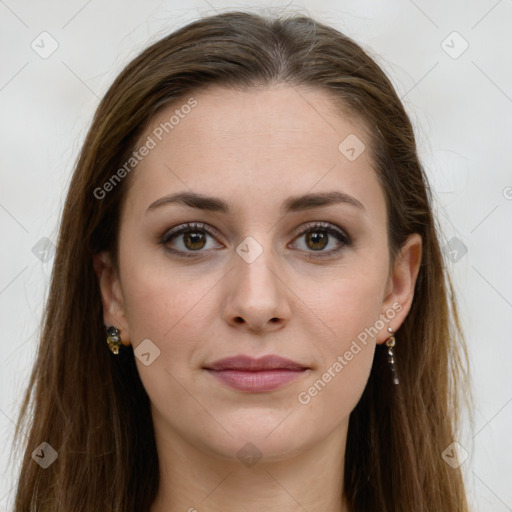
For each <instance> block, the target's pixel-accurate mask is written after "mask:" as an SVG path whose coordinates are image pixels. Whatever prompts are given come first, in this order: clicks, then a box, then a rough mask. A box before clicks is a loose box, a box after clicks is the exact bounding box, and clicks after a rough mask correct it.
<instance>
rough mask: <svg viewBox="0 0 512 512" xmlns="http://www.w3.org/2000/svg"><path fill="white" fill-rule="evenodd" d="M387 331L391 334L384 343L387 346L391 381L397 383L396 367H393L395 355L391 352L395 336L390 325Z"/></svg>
mask: <svg viewBox="0 0 512 512" xmlns="http://www.w3.org/2000/svg"><path fill="white" fill-rule="evenodd" d="M388 332H389V333H390V334H391V336H390V337H389V338H388V339H387V340H386V345H387V347H388V363H389V364H390V365H391V373H392V375H393V382H394V383H395V384H399V380H398V377H397V375H396V368H395V355H394V354H393V347H394V346H395V342H396V340H395V337H394V336H393V329H391V327H388Z"/></svg>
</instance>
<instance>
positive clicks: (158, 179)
mask: <svg viewBox="0 0 512 512" xmlns="http://www.w3.org/2000/svg"><path fill="white" fill-rule="evenodd" d="M193 96H194V98H196V99H197V101H198V105H197V106H196V107H195V108H194V109H192V111H191V112H190V114H188V115H187V116H186V117H185V118H184V119H182V120H180V123H179V124H178V125H177V126H175V127H174V129H173V131H172V132H170V133H169V134H168V135H166V137H165V138H164V139H163V140H162V141H161V142H159V143H158V144H157V146H156V147H155V148H154V149H152V150H151V151H150V153H149V154H148V155H147V156H146V157H145V158H144V159H143V160H142V162H141V163H140V164H139V165H138V166H137V168H136V170H135V171H134V172H133V174H132V175H131V176H130V178H129V179H130V186H129V189H128V192H127V196H126V198H125V201H124V203H123V209H122V215H121V225H120V233H119V251H120V253H119V268H115V267H114V266H113V265H112V260H111V258H110V256H109V254H107V253H101V254H98V255H97V256H96V257H95V268H96V272H97V274H98V278H99V283H100V288H101V294H102V300H103V308H104V320H105V324H106V325H115V326H117V327H118V328H119V329H120V331H121V336H122V339H123V342H124V343H125V344H129V343H131V344H132V345H133V347H134V349H136V348H137V347H138V346H139V344H140V343H141V342H142V341H143V340H145V339H150V340H151V342H152V343H153V344H154V345H156V346H157V347H158V349H159V350H160V355H159V357H158V358H156V359H155V360H154V361H153V362H152V363H151V364H150V365H149V366H146V365H144V364H142V362H141V361H140V360H139V359H138V358H136V363H137V368H138V371H139V374H140V377H141V380H142V382H143V385H144V387H145V389H146V391H147V393H148V395H149V397H150V400H151V404H152V416H153V421H154V427H155V437H156V442H157V449H158V455H159V461H160V475H161V480H160V483H161V485H160V489H159V493H158V496H157V499H156V500H155V502H154V504H153V506H152V508H151V512H159V511H164V510H165V511H170V512H175V511H186V510H189V511H193V510H200V511H209V512H214V511H224V512H226V511H229V510H233V511H234V510H240V506H241V504H243V509H244V511H246V512H253V511H254V512H256V511H261V510H279V511H280V512H289V511H299V510H300V511H303V510H304V509H306V510H308V511H311V512H313V511H323V512H325V511H347V510H348V508H347V504H346V502H345V501H344V499H342V498H341V497H342V495H343V493H342V491H343V463H344V457H345V445H346V439H347V428H348V422H349V416H350V413H351V411H352V410H353V409H354V407H355V406H356V404H357V402H358V401H359V399H360V397H361V394H362V392H363V390H364V388H365V386H366V383H367V380H368V377H369V373H370V370H371V365H372V361H373V356H374V352H375V350H376V345H377V344H382V343H384V342H385V341H386V340H387V339H388V337H389V333H388V332H387V330H386V328H387V327H391V328H392V329H393V330H394V331H395V332H396V331H397V330H398V329H399V328H400V325H401V324H402V322H403V321H404V319H405V317H406V316H407V313H408V311H409V309H410V306H411V302H412V299H413V292H414V284H415V281H416V278H417V274H418V270H419V265H420V260H421V238H420V236H419V235H417V234H413V235H411V236H410V237H409V239H408V241H407V243H406V244H405V246H404V247H403V249H402V251H401V253H400V254H399V256H398V258H397V259H396V261H395V262H394V264H393V265H392V264H391V262H390V261H389V257H388V240H387V236H388V233H387V231H386V208H385V197H384V193H383V190H382V188H381V186H380V185H379V183H378V181H377V176H376V174H375V171H374V170H373V168H372V161H371V158H370V152H369V150H368V149H367V150H366V151H363V153H362V154H361V155H360V156H359V157H358V158H357V159H356V160H355V161H349V160H348V159H347V158H346V157H345V156H344V155H343V154H342V153H341V152H340V151H339V150H338V146H339V144H340V142H341V141H343V140H344V139H345V137H347V136H348V135H349V134H356V135H357V136H358V137H359V138H360V139H361V140H363V141H365V140H367V135H366V132H365V130H364V127H363V126H362V125H361V124H360V123H358V122H356V121H355V120H349V119H348V118H345V117H343V116H340V115H339V113H336V112H335V110H334V106H333V103H332V98H331V97H330V96H329V95H328V93H326V92H324V91H321V90H316V89H304V88H300V89H298V88H291V87H289V86H285V85H276V86H272V87H270V88H255V89H251V90H248V91H244V92H234V91H231V90H226V89H223V88H221V87H210V88H208V89H206V90H203V91H201V92H198V93H197V94H194V95H193ZM185 101H186V99H185V100H184V101H183V102H182V103H180V104H176V105H172V106H169V107H168V108H166V110H164V111H162V112H161V113H160V114H159V115H158V116H157V117H156V118H155V119H153V122H152V124H151V126H149V127H148V129H147V131H146V133H145V134H144V135H143V136H142V137H141V139H140V140H141V141H144V140H146V137H147V136H148V135H150V134H151V132H152V130H153V129H154V128H155V127H157V126H158V125H159V124H160V123H161V122H163V121H165V120H168V119H169V117H170V116H171V115H172V113H173V111H174V110H175V109H176V108H179V107H180V105H182V104H184V103H185ZM368 147H369V146H368V144H367V148H368ZM182 191H183V192H194V193H198V194H203V195H208V196H215V197H218V198H221V199H223V200H224V201H226V202H227V203H228V204H229V206H230V208H231V209H232V212H231V213H229V214H225V213H221V212H211V211H203V210H200V209H197V208H192V207H190V206H187V205H184V204H178V203H173V204H167V205H164V206H160V207H157V208H154V209H152V210H150V211H149V212H148V211H147V209H148V206H149V205H150V204H152V203H153V202H154V201H156V200H158V199H159V198H161V197H163V196H166V195H168V194H172V193H176V192H182ZM327 191H339V192H344V193H346V194H349V195H350V196H352V197H354V198H356V199H357V200H358V201H360V202H361V203H362V204H363V206H364V209H361V208H357V207H355V206H353V205H350V204H344V203H339V204H331V205H328V206H322V207H316V208H310V209H308V210H304V211H299V212H290V213H287V214H286V215H283V214H282V213H281V211H280V208H281V206H282V203H283V202H284V201H285V200H286V199H287V198H288V197H289V196H299V195H302V194H305V193H317V192H327ZM186 222H202V223H204V224H205V225H206V226H207V227H212V228H213V229H214V230H216V231H215V233H214V236H211V235H208V234H206V235H203V238H201V231H199V233H198V235H196V239H195V243H196V245H193V244H194V241H193V242H192V245H191V243H190V241H188V239H186V238H185V236H184V235H178V236H177V237H176V238H175V239H174V240H171V241H169V242H168V243H167V246H165V245H162V244H160V243H159V242H160V240H161V238H162V236H163V235H164V234H165V232H167V231H168V230H169V229H170V228H172V227H174V226H178V225H181V224H184V223H186ZM310 222H327V223H329V224H330V225H331V224H332V225H334V226H338V227H339V228H340V229H342V230H343V231H345V232H346V233H347V234H348V235H349V237H350V238H351V240H352V244H351V245H343V243H342V242H339V241H338V239H337V238H336V237H335V236H333V235H329V241H328V243H327V245H326V246H323V245H322V243H319V242H318V240H317V239H313V240H309V241H308V238H307V236H306V235H300V234H299V233H300V231H301V228H304V227H306V224H307V223H310ZM192 231H194V232H197V230H192ZM311 231H312V232H313V233H316V234H317V237H318V233H319V232H320V233H324V235H325V231H322V229H318V228H312V229H311ZM197 236H199V243H198V241H197V240H198V239H197ZM247 236H252V237H253V238H254V239H255V240H256V241H257V243H258V244H259V245H260V246H261V248H262V251H263V252H262V253H261V254H260V255H259V256H258V257H257V258H256V259H255V260H254V261H253V262H252V263H248V262H247V261H246V260H244V259H243V258H242V257H240V256H239V254H238V253H237V252H236V248H237V246H238V245H239V244H240V243H241V242H242V241H243V240H244V239H245V238H246V237H247ZM186 243H188V245H185V244H186ZM201 244H203V245H201ZM166 247H167V248H166ZM198 247H199V252H198V251H197V250H196V251H195V252H194V251H193V249H194V248H198ZM201 247H202V248H201ZM318 247H320V249H318ZM170 248H174V249H175V250H181V251H183V252H186V251H188V252H189V253H193V257H190V258H186V257H180V256H178V255H175V254H173V253H171V252H170V251H169V249H170ZM190 248H192V250H191V249H190ZM338 248H340V251H339V252H338V253H336V254H334V252H333V251H335V250H336V249H338ZM315 249H316V250H315ZM201 251H202V252H201ZM321 254H327V256H326V257H323V258H322V257H321ZM393 304H395V309H394V313H395V314H394V315H393V316H394V317H393V318H392V319H391V320H389V322H388V323H386V324H385V326H384V327H383V328H381V329H380V330H379V332H378V334H377V335H376V336H375V337H369V338H368V341H367V344H366V345H363V344H362V343H359V345H360V347H361V350H360V351H359V352H358V353H357V355H355V356H354V357H353V359H352V360H351V361H349V362H348V363H347V364H346V365H345V366H344V367H343V369H342V371H339V372H338V373H335V375H336V376H335V377H333V378H332V379H331V380H330V382H329V383H328V384H327V385H326V386H325V387H324V388H323V389H322V390H321V391H320V392H319V393H318V394H317V395H316V396H314V397H312V398H311V400H310V401H309V403H307V404H305V405H304V404H302V403H300V402H299V401H298V395H299V393H301V392H304V391H307V390H308V389H309V388H310V387H311V386H312V385H313V384H314V383H315V382H316V381H318V379H319V378H321V377H322V374H324V372H326V371H327V370H328V368H329V367H332V365H333V363H334V362H335V361H336V360H337V357H338V356H339V355H343V354H344V353H345V352H346V351H347V350H348V349H349V348H350V346H351V344H352V343H353V341H354V340H356V339H357V336H358V334H360V333H361V332H362V331H364V329H365V328H369V327H371V326H373V325H375V322H376V321H377V320H378V319H379V318H380V315H388V316H389V315H390V313H389V311H390V310H393ZM396 304H398V305H399V307H401V309H400V311H398V312H397V311H396ZM382 350H384V348H382ZM240 354H246V355H250V356H252V357H260V356H262V355H266V354H278V355H281V356H283V357H287V358H289V359H292V360H294V361H297V362H299V363H302V364H303V365H305V366H307V367H309V368H310V369H309V370H307V371H306V372H304V373H303V374H302V375H301V376H300V377H299V378H298V379H296V380H294V381H292V382H290V383H288V384H286V385H285V386H283V387H281V388H279V389H277V390H274V391H270V392H263V393H246V392H242V391H237V390H234V389H232V388H229V387H227V386H226V385H224V384H223V383H221V382H219V381H218V380H217V379H216V378H214V377H212V376H211V375H210V374H209V373H208V372H206V371H205V370H204V369H203V366H204V365H205V364H207V363H211V362H213V361H215V360H218V359H220V358H224V357H227V356H233V355H240ZM396 364H397V367H398V368H399V365H400V361H397V362H396ZM389 385H390V386H392V385H393V384H392V383H391V378H390V382H389ZM248 442H250V443H253V445H255V446H256V447H257V449H258V450H259V452H261V454H262V455H263V456H262V458H261V459H260V460H259V461H258V462H257V463H256V464H255V465H253V466H252V467H248V466H246V465H245V464H243V463H242V462H241V461H240V460H239V458H238V457H237V452H238V451H239V450H240V449H241V448H242V447H243V446H244V445H246V443H248Z"/></svg>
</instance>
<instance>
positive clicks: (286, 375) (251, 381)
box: [204, 355, 308, 393]
mask: <svg viewBox="0 0 512 512" xmlns="http://www.w3.org/2000/svg"><path fill="white" fill-rule="evenodd" d="M204 369H205V370H207V371H208V372H209V373H210V374H211V375H213V376H214V377H216V378H218V379H219V380H221V381H222V382H223V383H224V384H227V385H228V386H230V387H232V388H235V389H238V390H239V391H248V392H253V393H258V392H264V391H272V390H273V389H277V388H279V387H281V386H284V385H285V384H287V383H288V382H291V381H292V380H294V379H296V378H298V377H299V376H301V375H303V374H304V372H305V371H306V370H307V369H308V368H307V367H306V366H303V365H301V364H299V363H296V362H295V361H291V360H290V359H285V358H283V357H280V356H276V355H269V356H264V357H261V358H259V359H253V358H252V357H248V356H235V357H227V358H225V359H220V360H219V361H215V362H214V363H212V364H208V365H206V366H205V367H204Z"/></svg>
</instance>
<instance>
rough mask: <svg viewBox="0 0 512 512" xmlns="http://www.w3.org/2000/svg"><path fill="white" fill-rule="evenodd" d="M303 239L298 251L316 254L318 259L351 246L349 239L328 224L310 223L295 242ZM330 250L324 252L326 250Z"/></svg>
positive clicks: (342, 232) (339, 230)
mask: <svg viewBox="0 0 512 512" xmlns="http://www.w3.org/2000/svg"><path fill="white" fill-rule="evenodd" d="M302 237H304V243H303V244H299V245H302V247H299V249H301V250H304V251H307V252H317V253H321V254H318V256H319V257H323V256H328V255H333V254H336V253H338V252H339V251H341V250H342V249H343V248H344V247H345V246H349V245H351V244H352V241H351V239H350V237H349V236H348V235H347V234H346V233H345V232H344V231H343V230H342V229H340V228H338V227H337V226H335V225H334V224H330V223H328V222H316V223H311V224H308V225H307V226H306V228H305V229H303V230H302V231H301V232H300V233H299V235H298V236H297V238H296V239H295V240H300V239H301V238H302ZM329 247H330V248H331V249H330V250H329V249H328V250H325V249H326V248H329Z"/></svg>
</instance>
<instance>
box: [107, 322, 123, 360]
mask: <svg viewBox="0 0 512 512" xmlns="http://www.w3.org/2000/svg"><path fill="white" fill-rule="evenodd" d="M107 343H108V346H109V348H110V350H111V351H112V353H113V354H116V355H117V354H119V347H120V346H121V335H120V333H119V330H118V329H116V328H115V327H114V326H113V325H111V326H110V327H108V328H107Z"/></svg>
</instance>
